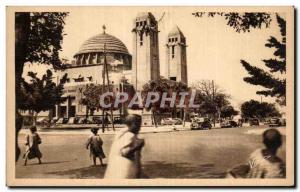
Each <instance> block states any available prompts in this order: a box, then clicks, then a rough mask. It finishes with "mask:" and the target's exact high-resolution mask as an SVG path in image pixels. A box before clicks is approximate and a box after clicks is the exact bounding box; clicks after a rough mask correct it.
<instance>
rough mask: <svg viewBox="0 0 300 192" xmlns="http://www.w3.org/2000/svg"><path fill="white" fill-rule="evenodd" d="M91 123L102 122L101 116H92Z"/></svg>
mask: <svg viewBox="0 0 300 192" xmlns="http://www.w3.org/2000/svg"><path fill="white" fill-rule="evenodd" d="M92 119H93V123H96V124H102V117H93V118H92Z"/></svg>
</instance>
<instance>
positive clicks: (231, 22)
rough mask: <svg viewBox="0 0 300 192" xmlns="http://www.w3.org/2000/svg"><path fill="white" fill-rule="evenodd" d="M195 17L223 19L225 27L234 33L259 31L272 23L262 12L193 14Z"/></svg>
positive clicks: (268, 16) (267, 15) (268, 15)
mask: <svg viewBox="0 0 300 192" xmlns="http://www.w3.org/2000/svg"><path fill="white" fill-rule="evenodd" d="M192 15H194V16H195V17H199V18H201V17H203V16H205V15H206V16H207V17H211V18H213V17H215V16H220V17H223V18H224V19H225V20H226V22H227V25H228V26H230V27H232V28H233V29H234V30H235V31H236V32H238V33H240V32H244V33H245V32H250V30H251V29H252V28H253V29H255V28H258V29H261V28H262V27H266V28H268V27H269V26H270V23H271V21H272V19H271V16H270V14H269V13H263V12H245V13H241V12H194V13H192Z"/></svg>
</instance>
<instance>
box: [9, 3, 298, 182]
mask: <svg viewBox="0 0 300 192" xmlns="http://www.w3.org/2000/svg"><path fill="white" fill-rule="evenodd" d="M294 12H295V9H294V7H293V6H281V7H280V6H277V7H266V6H261V7H259V6H256V7H201V6H191V7H189V6H161V7H160V6H152V7H151V6H148V7H146V6H145V7H139V6H133V7H129V6H127V7H126V6H93V7H89V6H72V7H71V6H70V7H67V6H64V7H59V6H48V7H47V6H41V7H34V6H27V7H26V6H8V7H6V31H7V43H6V54H7V60H6V68H7V69H6V70H7V71H6V74H7V77H6V78H7V85H6V86H7V88H6V89H7V93H6V94H7V101H6V102H7V108H6V113H7V115H6V117H7V127H6V149H7V150H6V155H7V159H6V167H7V170H6V177H7V181H6V182H7V185H8V186H12V187H13V186H111V187H114V186H115V187H118V186H171V187H172V186H231V187H234V186H252V187H261V186H269V187H272V186H289V187H292V186H294V185H295V167H296V165H295V163H296V162H295V119H294V111H295V108H294V103H295V101H294V95H295V92H294V91H295V88H294V86H295V85H294V79H295V72H294V68H295V63H294V62H295V61H294V58H295V56H294V38H295V37H294V31H295V28H294V27H295V26H294Z"/></svg>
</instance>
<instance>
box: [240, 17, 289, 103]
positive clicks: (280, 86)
mask: <svg viewBox="0 0 300 192" xmlns="http://www.w3.org/2000/svg"><path fill="white" fill-rule="evenodd" d="M276 18H277V22H278V26H279V28H280V34H281V39H280V40H278V39H277V38H275V37H272V36H271V37H270V38H269V39H268V40H267V43H266V44H265V46H266V47H268V48H273V49H275V51H274V57H275V58H271V59H264V60H263V62H264V64H265V66H266V67H268V69H269V71H265V70H263V69H261V68H258V67H255V66H253V65H251V64H249V63H248V62H247V61H245V60H241V64H242V65H243V66H244V68H245V69H246V70H247V72H248V73H249V75H250V76H249V77H245V78H244V81H245V82H247V83H250V84H252V85H260V86H262V87H264V88H266V89H265V90H262V91H257V92H256V93H257V94H259V95H264V96H271V97H276V98H277V102H278V103H279V104H280V105H285V103H286V79H285V78H279V77H278V73H280V74H283V75H285V73H286V22H285V20H284V19H283V18H281V17H280V16H279V15H276Z"/></svg>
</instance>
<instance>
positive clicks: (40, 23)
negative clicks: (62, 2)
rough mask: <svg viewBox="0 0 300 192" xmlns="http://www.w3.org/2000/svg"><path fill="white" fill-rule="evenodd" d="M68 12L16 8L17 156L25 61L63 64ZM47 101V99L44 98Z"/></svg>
mask: <svg viewBox="0 0 300 192" xmlns="http://www.w3.org/2000/svg"><path fill="white" fill-rule="evenodd" d="M67 15H68V13H65V12H16V13H15V90H16V150H15V151H16V160H18V158H19V155H20V149H19V147H18V142H17V140H18V132H19V130H20V129H21V127H22V123H20V122H21V121H22V117H21V115H20V114H18V109H20V108H22V107H24V106H22V105H23V104H22V101H23V100H25V98H23V96H24V95H23V94H22V92H20V90H21V84H22V83H23V79H22V74H23V68H24V65H25V63H41V64H49V65H52V66H53V67H54V68H58V67H59V66H60V60H59V51H60V50H61V43H62V39H63V35H64V34H63V27H64V24H65V23H64V20H65V18H66V16H67ZM43 102H45V101H43Z"/></svg>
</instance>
